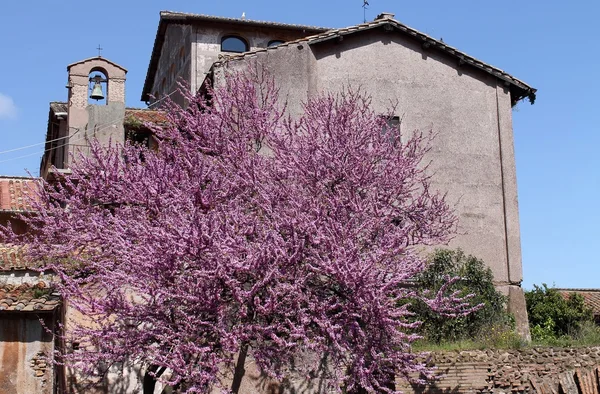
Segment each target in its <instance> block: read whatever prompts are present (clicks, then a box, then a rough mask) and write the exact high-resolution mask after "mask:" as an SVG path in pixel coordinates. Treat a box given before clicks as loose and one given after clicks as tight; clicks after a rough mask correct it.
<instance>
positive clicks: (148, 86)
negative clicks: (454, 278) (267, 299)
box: [142, 12, 536, 336]
mask: <svg viewBox="0 0 600 394" xmlns="http://www.w3.org/2000/svg"><path fill="white" fill-rule="evenodd" d="M250 64H254V65H259V66H260V67H264V68H265V69H266V70H267V71H268V72H269V73H270V74H271V75H273V76H274V78H275V80H276V83H277V85H278V87H279V89H280V95H281V96H282V97H283V98H284V99H285V100H287V109H288V111H289V112H290V113H291V114H292V115H294V114H298V113H300V111H301V110H302V105H303V104H302V103H304V102H306V100H307V99H309V98H311V97H314V96H315V95H318V94H320V93H322V92H325V91H339V90H340V89H343V88H344V87H347V86H354V87H360V88H361V89H363V90H364V91H366V92H367V93H368V94H370V95H371V96H372V104H373V106H374V108H375V110H376V111H380V112H381V113H382V114H387V113H388V109H389V107H390V105H391V104H396V110H397V113H396V114H394V115H396V118H395V119H396V121H397V122H399V123H400V122H401V129H402V131H403V132H410V131H413V130H416V129H420V130H428V129H431V128H433V130H434V131H435V132H437V133H438V137H437V138H436V140H435V142H434V149H433V151H432V152H431V155H430V158H431V159H432V165H431V170H432V172H433V173H434V174H435V175H434V177H433V186H434V187H436V188H437V189H439V190H442V191H447V192H448V201H449V202H450V203H451V204H455V207H456V211H457V213H458V215H459V231H458V235H457V236H456V238H455V239H454V240H453V241H452V242H451V244H450V247H460V248H462V249H463V250H464V251H465V252H466V253H469V254H473V255H475V256H477V257H479V258H481V259H483V260H484V261H485V262H486V263H487V264H488V265H489V266H490V267H491V269H492V271H493V273H494V277H495V281H496V285H497V287H498V288H499V289H500V290H501V291H502V292H504V293H505V294H507V295H509V298H510V302H509V309H510V311H511V312H513V313H514V314H515V316H516V319H517V326H518V329H519V331H520V332H521V333H522V335H524V336H528V335H529V334H528V326H527V312H526V309H525V302H524V296H523V291H522V289H521V286H520V285H521V281H522V279H523V273H522V264H521V245H520V242H521V241H520V232H519V212H518V199H517V180H516V169H515V157H514V148H513V130H512V107H513V106H514V105H515V104H516V103H517V102H519V101H521V100H523V99H528V100H529V101H530V102H531V103H533V101H534V100H535V93H536V90H535V89H534V88H532V87H530V86H529V85H527V84H526V83H524V82H523V81H521V80H519V79H517V78H515V77H513V76H511V75H510V74H508V73H506V72H504V71H502V70H501V69H499V68H496V67H494V66H491V65H489V64H486V63H484V62H482V61H480V60H478V59H475V58H473V57H472V56H469V55H468V54H466V53H464V52H461V51H460V50H458V49H456V48H454V47H451V46H449V45H448V44H446V43H444V42H442V41H440V40H436V39H434V38H432V37H430V36H428V35H426V34H424V33H421V32H419V31H417V30H415V29H413V28H410V27H408V26H406V25H404V24H402V23H400V22H398V21H397V20H395V19H394V15H393V14H389V13H383V14H381V15H379V16H378V17H377V18H376V19H375V20H374V21H372V22H367V23H363V24H360V25H356V26H350V27H348V28H343V29H326V28H320V27H310V26H297V25H287V24H279V23H272V22H260V21H251V20H244V19H230V18H217V17H212V16H205V15H193V14H182V13H173V12H161V14H160V21H159V26H158V31H157V35H156V38H155V42H154V48H153V50H152V57H151V59H150V64H149V66H148V73H147V76H146V81H145V84H144V90H143V92H142V100H143V101H146V102H154V101H155V100H160V99H161V98H162V97H164V96H166V95H172V94H173V92H175V90H176V86H175V85H174V83H175V80H176V78H181V79H183V80H184V81H185V82H186V83H187V84H188V85H189V87H190V89H191V90H192V91H193V92H196V91H199V90H200V89H201V87H202V85H203V84H204V83H215V84H218V83H220V81H221V80H222V78H223V76H224V74H225V73H226V71H227V70H228V69H235V70H239V69H244V68H246V67H248V66H249V65H250Z"/></svg>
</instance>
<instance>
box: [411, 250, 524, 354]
mask: <svg viewBox="0 0 600 394" xmlns="http://www.w3.org/2000/svg"><path fill="white" fill-rule="evenodd" d="M448 277H459V278H461V279H460V280H459V281H458V282H457V283H455V284H454V285H453V286H452V287H451V288H450V289H449V292H450V293H452V292H454V291H460V294H461V295H467V294H474V297H473V298H472V299H471V300H470V301H471V303H472V305H478V304H483V307H482V308H481V309H479V310H478V311H476V312H473V313H471V314H469V315H468V316H464V317H459V318H454V319H450V318H448V317H442V316H439V315H437V314H436V313H433V312H432V311H431V310H430V309H429V308H428V307H427V305H426V304H425V303H423V302H418V301H417V302H415V303H413V305H412V307H411V310H412V311H413V312H415V314H416V318H417V319H419V320H422V321H423V325H422V326H421V328H420V333H421V335H423V336H424V338H425V340H426V341H427V342H433V343H441V342H453V341H461V340H468V339H477V338H479V337H481V338H484V339H485V338H488V340H490V341H492V342H497V341H501V339H499V338H495V339H493V338H492V337H491V336H490V333H492V331H490V330H491V329H492V328H494V329H495V330H496V333H498V335H500V336H502V335H505V336H506V339H507V341H512V340H513V339H512V337H511V339H508V336H510V335H509V334H506V333H512V332H513V329H514V320H513V319H512V318H511V316H509V315H508V314H507V312H506V309H505V305H506V301H507V297H505V296H503V295H502V294H501V293H500V292H498V291H497V290H496V288H495V287H494V281H493V279H494V277H493V274H492V271H491V269H490V268H489V267H486V266H485V264H484V262H483V261H482V260H480V259H477V258H475V257H473V256H466V255H465V254H464V253H463V252H462V251H461V250H445V249H440V250H436V251H435V252H434V253H433V254H432V255H431V256H430V258H429V259H428V263H427V267H426V269H425V270H424V271H423V272H422V273H421V274H420V275H419V276H418V277H417V278H416V283H417V286H418V287H419V289H420V290H429V291H430V292H431V294H432V295H435V293H436V292H437V291H438V290H439V289H440V288H441V287H442V286H443V284H444V283H446V281H447V278H448ZM501 333H503V334H501Z"/></svg>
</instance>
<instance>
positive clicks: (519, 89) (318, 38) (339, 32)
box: [213, 18, 537, 103]
mask: <svg viewBox="0 0 600 394" xmlns="http://www.w3.org/2000/svg"><path fill="white" fill-rule="evenodd" d="M380 27H386V28H388V29H393V30H395V31H398V32H400V33H402V34H405V35H408V36H410V37H413V38H414V39H415V40H418V41H420V42H421V43H422V46H423V48H428V49H429V50H439V51H442V52H444V53H446V54H448V55H450V56H453V57H455V58H456V59H457V62H458V63H457V64H458V65H461V66H467V65H468V66H472V67H475V68H477V69H480V70H482V71H484V72H486V73H488V74H491V75H493V76H495V77H497V78H498V79H501V80H503V81H505V82H506V83H507V84H509V85H510V86H511V93H513V103H514V102H517V101H519V100H521V99H523V98H525V97H528V98H529V99H530V101H531V102H532V103H533V101H534V100H535V92H536V91H537V89H534V88H532V87H531V86H529V85H527V84H526V83H525V82H523V81H521V80H519V79H517V78H515V77H513V76H512V75H510V74H508V73H507V72H505V71H503V70H501V69H499V68H497V67H494V66H492V65H489V64H487V63H484V62H483V61H481V60H478V59H476V58H474V57H472V56H470V55H468V54H466V53H464V52H461V51H459V50H458V49H456V48H454V47H452V46H450V45H448V44H446V43H445V42H443V41H440V40H437V39H435V38H433V37H431V36H429V35H427V34H425V33H422V32H420V31H418V30H415V29H413V28H411V27H409V26H406V25H404V24H402V23H400V22H398V21H397V20H395V19H391V18H380V19H376V20H374V21H372V22H366V23H362V24H360V25H354V26H350V27H345V28H342V29H332V30H328V31H325V32H322V33H319V34H315V35H312V36H308V37H304V38H301V39H298V40H294V41H288V42H285V43H283V44H280V45H277V46H273V47H269V48H261V49H256V50H253V51H248V52H244V53H240V54H234V55H223V54H221V55H219V57H220V58H221V60H219V61H217V62H215V63H214V64H213V67H215V66H219V65H220V64H222V63H225V62H228V61H232V60H240V59H244V58H247V57H251V56H254V55H256V54H257V53H260V52H267V51H274V50H277V49H278V48H282V47H285V46H289V45H295V44H299V43H303V42H305V43H307V44H308V45H314V44H317V43H321V42H324V41H328V40H332V39H335V38H338V37H343V36H345V35H348V34H355V33H359V32H364V31H367V30H371V29H375V28H380Z"/></svg>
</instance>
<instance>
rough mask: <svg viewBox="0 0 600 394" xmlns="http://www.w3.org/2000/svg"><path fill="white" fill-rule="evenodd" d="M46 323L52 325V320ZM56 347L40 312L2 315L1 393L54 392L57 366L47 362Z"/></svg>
mask: <svg viewBox="0 0 600 394" xmlns="http://www.w3.org/2000/svg"><path fill="white" fill-rule="evenodd" d="M46 324H47V325H48V326H50V327H52V324H53V323H52V319H51V318H49V319H47V321H46ZM53 350H54V347H53V338H52V335H51V334H49V333H48V332H46V330H45V329H44V328H43V327H42V325H41V324H40V321H39V316H38V315H37V314H20V313H19V314H17V313H15V314H7V313H3V314H2V316H1V317H0V394H15V393H35V394H51V393H53V382H54V367H53V366H52V365H50V364H48V363H46V362H45V361H44V356H49V355H51V354H52V352H53Z"/></svg>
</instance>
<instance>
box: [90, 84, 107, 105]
mask: <svg viewBox="0 0 600 394" xmlns="http://www.w3.org/2000/svg"><path fill="white" fill-rule="evenodd" d="M90 98H91V99H94V100H103V99H104V94H102V85H101V84H100V81H96V83H95V84H94V89H92V94H91V95H90Z"/></svg>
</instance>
